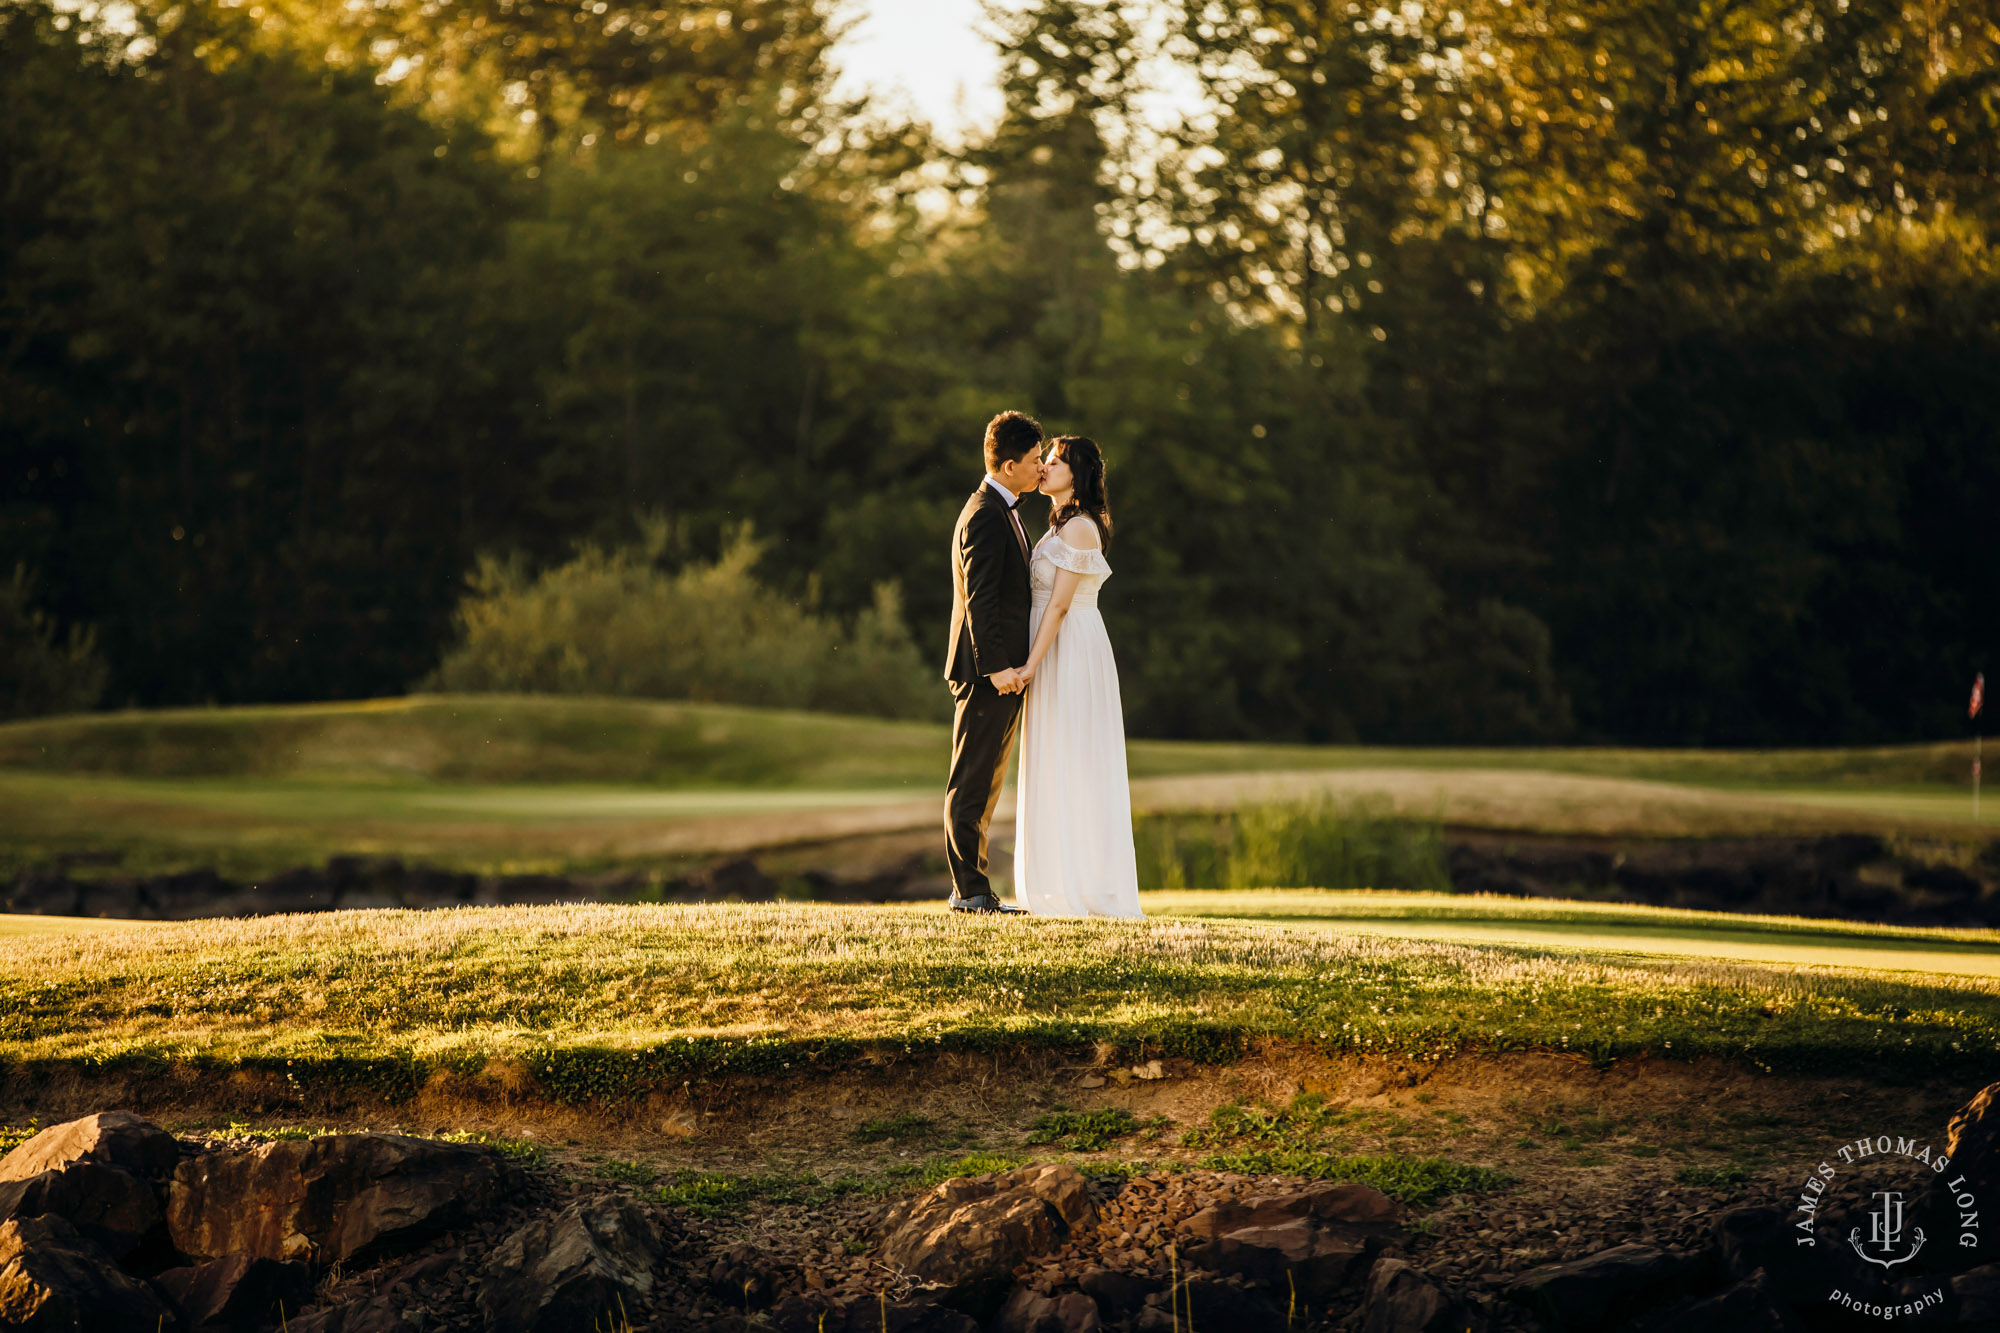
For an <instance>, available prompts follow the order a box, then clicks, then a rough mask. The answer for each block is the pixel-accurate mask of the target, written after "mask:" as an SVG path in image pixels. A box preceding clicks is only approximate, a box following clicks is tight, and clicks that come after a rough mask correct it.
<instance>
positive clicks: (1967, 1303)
mask: <svg viewBox="0 0 2000 1333" xmlns="http://www.w3.org/2000/svg"><path fill="white" fill-rule="evenodd" d="M1951 1294H1952V1297H1953V1304H1955V1305H1956V1306H1957V1307H1958V1322H1959V1323H1960V1324H1961V1325H1963V1326H1964V1327H1966V1328H2000V1264H1985V1265H1982V1266H1981V1267H1979V1268H1974V1269H1971V1270H1970V1271H1968V1272H1964V1273H1960V1274H1958V1275H1957V1276H1956V1277H1954V1278H1952V1280H1951Z"/></svg>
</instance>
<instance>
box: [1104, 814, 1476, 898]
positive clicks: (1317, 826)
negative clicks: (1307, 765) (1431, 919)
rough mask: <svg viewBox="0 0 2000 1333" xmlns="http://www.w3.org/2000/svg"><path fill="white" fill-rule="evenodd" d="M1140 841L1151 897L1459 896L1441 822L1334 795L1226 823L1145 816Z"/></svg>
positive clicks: (1136, 829) (1138, 827) (1137, 833)
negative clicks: (1276, 893)
mask: <svg viewBox="0 0 2000 1333" xmlns="http://www.w3.org/2000/svg"><path fill="white" fill-rule="evenodd" d="M1133 842H1134V846H1135V849H1136V850H1137V853H1138V857H1139V884H1140V887H1141V888H1147V889H1181V888H1207V889H1256V888H1304V887H1306V886H1309V885H1340V886H1345V887H1355V888H1361V887H1381V888H1396V889H1416V890H1437V891H1449V890H1450V888H1451V877H1450V875H1449V874H1447V873H1446V869H1445V858H1444V831H1443V829H1442V828H1441V827H1440V826H1439V824H1438V823H1437V822H1435V821H1430V822H1418V821H1412V820H1404V819H1397V818H1395V817H1394V816H1393V815H1392V814H1391V813H1389V812H1388V811H1385V810H1381V809H1377V808H1374V807H1371V806H1370V805H1368V804H1366V803H1363V802H1350V801H1340V800H1336V799H1334V798H1332V797H1327V796H1322V797H1319V798H1317V799H1311V800H1305V801H1298V802H1293V803H1277V804H1250V805H1246V806H1245V807H1243V808H1242V809H1239V810H1236V811H1234V812H1232V813H1230V814H1226V815H1214V816H1201V815H1173V814H1154V815H1142V816H1140V817H1139V818H1137V819H1136V820H1134V821H1133Z"/></svg>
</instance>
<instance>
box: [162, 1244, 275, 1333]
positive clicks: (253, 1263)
mask: <svg viewBox="0 0 2000 1333" xmlns="http://www.w3.org/2000/svg"><path fill="white" fill-rule="evenodd" d="M153 1285H154V1286H156V1287H158V1288H159V1289H160V1291H161V1292H162V1293H164V1294H165V1295H166V1298H167V1299H168V1300H169V1301H172V1302H173V1304H174V1307H175V1308H176V1309H178V1310H179V1311H180V1314H181V1322H182V1324H183V1325H184V1326H185V1327H186V1328H187V1329H188V1330H189V1333H261V1331H262V1330H263V1329H265V1328H268V1327H269V1326H270V1325H272V1324H276V1323H279V1322H281V1321H285V1322H289V1320H290V1318H291V1316H293V1315H296V1314H297V1313H298V1312H299V1311H300V1310H303V1309H304V1308H305V1307H306V1305H307V1303H308V1302H310V1301H311V1300H312V1288H313V1282H312V1270H311V1269H310V1268H308V1267H307V1266H306V1265H305V1264H300V1263H280V1262H279V1261H277V1260H276V1259H253V1258H251V1257H250V1256H249V1255H247V1254H232V1255H229V1256H228V1257H227V1258H223V1259H217V1260H215V1261H214V1262H213V1263H206V1264H202V1265H200V1266H199V1267H196V1268H173V1269H169V1270H168V1271H166V1272H164V1273H162V1274H160V1275H159V1276H158V1277H156V1278H154V1279H153Z"/></svg>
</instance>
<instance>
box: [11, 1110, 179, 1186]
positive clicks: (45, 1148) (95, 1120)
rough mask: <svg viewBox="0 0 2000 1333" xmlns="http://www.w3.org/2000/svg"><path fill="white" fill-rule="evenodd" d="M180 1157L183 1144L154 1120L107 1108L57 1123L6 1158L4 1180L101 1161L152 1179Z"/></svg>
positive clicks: (176, 1162)
mask: <svg viewBox="0 0 2000 1333" xmlns="http://www.w3.org/2000/svg"><path fill="white" fill-rule="evenodd" d="M180 1160H181V1145H180V1144H179V1142H177V1141H176V1140H175V1138H174V1136H173V1135H171V1134H169V1133H167V1132H166V1131H165V1130H163V1129H161V1128H160V1127H159V1126H158V1125H155V1124H154V1123H153V1122H152V1121H150V1120H144V1119H141V1118H140V1117H139V1116H136V1115H133V1114H132V1113H131V1112H130V1111H101V1112H99V1113H98V1114H96V1115H87V1116H85V1117H84V1118H83V1119H81V1120H71V1121H68V1122H66V1123H64V1124H60V1125H51V1126H50V1127H49V1128H47V1129H45V1130H43V1131H42V1132H41V1133H39V1134H37V1135H35V1137H33V1138H31V1139H29V1140H28V1141H27V1142H26V1143H23V1144H22V1145H21V1146H20V1147H18V1148H16V1149H14V1151H12V1152H10V1153H8V1154H7V1155H6V1156H5V1157H0V1182H6V1181H9V1180H26V1179H27V1178H28V1177H30V1176H38V1175H40V1174H41V1173H42V1172H44V1171H48V1170H52V1169H53V1168H55V1167H59V1166H67V1165H69V1164H70V1163H71V1162H96V1163H97V1164H99V1165H100V1166H115V1167H117V1168H118V1169H119V1170H121V1171H130V1172H131V1173H132V1174H133V1175H135V1176H143V1177H146V1178H148V1179H152V1178H156V1177H159V1176H164V1175H166V1174H168V1173H169V1172H171V1171H172V1170H173V1169H174V1167H175V1166H176V1165H178V1164H179V1162H180Z"/></svg>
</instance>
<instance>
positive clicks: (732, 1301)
mask: <svg viewBox="0 0 2000 1333" xmlns="http://www.w3.org/2000/svg"><path fill="white" fill-rule="evenodd" d="M707 1276H708V1290H709V1292H710V1293H711V1294H712V1295H714V1296H717V1297H719V1298H720V1299H721V1300H723V1301H724V1302H725V1303H726V1304H728V1305H729V1306H730V1308H732V1309H737V1310H748V1309H762V1308H763V1307H764V1306H766V1305H769V1304H770V1303H771V1298H772V1297H773V1296H774V1295H776V1293H777V1285H778V1284H777V1275H776V1274H774V1273H773V1272H772V1271H771V1265H770V1257H769V1254H768V1253H767V1252H766V1251H765V1250H763V1249H761V1248H759V1247H758V1246H755V1245H752V1244H749V1243H748V1242H745V1243H743V1244H740V1245H732V1246H730V1247H729V1248H728V1249H726V1250H724V1251H723V1252H722V1253H720V1254H718V1255H717V1256H716V1257H715V1262H714V1263H712V1264H710V1265H709V1268H708V1275H707Z"/></svg>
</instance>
